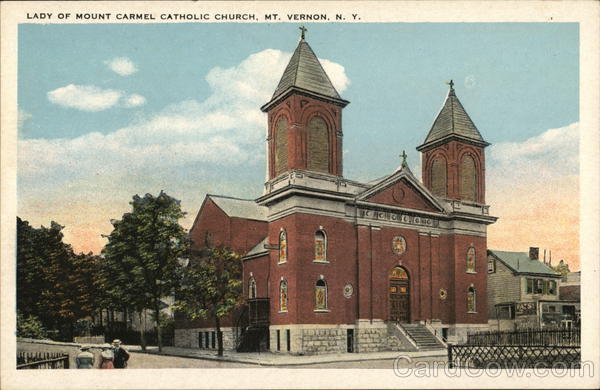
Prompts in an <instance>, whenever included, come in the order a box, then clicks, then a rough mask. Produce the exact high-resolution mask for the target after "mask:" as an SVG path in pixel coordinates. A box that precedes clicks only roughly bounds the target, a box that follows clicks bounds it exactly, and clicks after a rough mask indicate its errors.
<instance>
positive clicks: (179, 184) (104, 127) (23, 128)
mask: <svg viewBox="0 0 600 390" xmlns="http://www.w3.org/2000/svg"><path fill="white" fill-rule="evenodd" d="M306 27H307V28H308V33H307V41H308V42H309V44H310V45H311V47H312V48H313V50H314V51H315V53H316V54H317V55H318V56H319V58H321V59H326V60H328V61H325V62H326V63H327V64H326V65H327V66H326V70H327V71H328V73H329V74H330V76H331V78H332V79H333V80H334V84H336V87H338V89H339V91H340V94H341V95H342V97H343V98H345V99H347V100H349V101H350V102H351V104H350V105H348V106H347V107H346V108H345V110H344V117H343V130H344V135H345V137H344V175H345V176H346V177H348V178H351V179H356V180H370V179H373V178H376V177H380V176H382V175H385V174H388V173H390V172H392V171H393V170H394V169H395V168H396V167H397V166H398V165H399V162H400V159H399V157H398V155H399V154H400V153H401V152H402V150H403V149H406V151H407V153H408V155H409V163H410V165H411V166H412V167H413V171H418V166H419V164H420V163H419V160H420V157H419V154H418V153H417V152H416V150H415V147H416V146H418V145H419V144H420V143H422V141H423V140H424V139H425V136H426V135H427V132H428V130H429V128H430V126H431V124H432V122H433V119H434V118H435V115H436V114H437V113H438V111H439V109H440V107H441V105H442V103H443V101H444V98H445V96H446V93H447V88H448V87H447V86H446V85H445V84H444V82H446V81H448V80H449V79H453V80H454V82H455V89H456V91H457V95H458V97H459V99H460V100H461V102H462V103H463V105H464V107H465V108H466V110H467V112H468V113H469V115H470V116H471V118H472V119H473V121H474V122H475V124H476V125H477V127H478V128H479V130H480V132H481V133H482V135H483V136H484V138H485V139H486V140H487V141H488V142H491V143H492V144H494V146H492V147H491V148H490V149H487V151H488V167H489V168H490V172H489V173H488V189H489V188H490V183H496V184H497V187H502V186H510V185H511V183H509V182H506V181H503V179H502V177H503V176H504V175H503V172H505V171H506V170H507V169H510V170H511V171H513V170H519V165H518V164H522V165H521V166H522V167H523V168H524V169H523V172H525V173H523V174H522V175H520V178H519V180H520V181H521V182H524V183H525V182H527V181H528V180H531V179H533V180H546V182H547V183H549V182H550V181H551V180H558V179H560V178H565V177H570V178H571V179H572V177H573V176H574V175H577V122H578V120H579V104H578V99H579V52H578V47H579V36H578V25H577V24H575V23H568V24H567V23H440V24H434V23H378V24H332V23H328V24H307V25H306ZM298 37H299V30H298V26H297V25H295V24H287V23H279V24H262V23H254V24H228V23H214V24H136V25H134V24H96V25H94V24H85V25H39V24H37V25H33V24H22V25H20V27H19V74H18V77H19V90H18V105H19V111H20V117H21V119H22V120H21V124H20V128H19V179H18V191H19V214H20V216H22V217H23V218H25V219H29V220H30V221H32V223H34V224H36V223H37V224H48V223H49V220H50V219H55V220H58V221H59V222H61V223H63V224H65V225H67V226H68V230H67V236H68V237H70V238H71V240H72V242H73V243H74V245H75V246H76V247H80V248H94V249H95V248H97V247H98V245H100V244H99V243H101V242H102V241H101V240H100V239H96V238H94V239H93V241H94V242H95V244H89V243H88V244H85V243H84V242H85V241H86V240H90V239H91V238H90V237H95V235H97V236H99V234H100V233H104V234H106V233H108V232H107V231H106V230H107V229H109V228H110V225H109V224H108V221H109V219H111V218H119V217H120V215H121V214H122V212H124V211H126V209H127V202H128V201H129V199H131V196H132V195H133V194H135V193H146V192H151V193H157V192H158V191H160V190H161V189H164V190H165V191H166V192H167V193H169V194H172V195H174V196H175V197H177V198H179V199H181V200H182V204H183V205H184V208H186V210H187V211H188V212H189V213H190V217H189V220H191V219H193V216H194V214H195V213H196V212H197V210H198V207H199V206H200V203H201V201H202V198H203V196H204V194H205V193H207V192H209V193H226V194H231V195H234V196H240V197H248V198H250V197H256V196H257V195H259V194H260V192H261V190H262V182H263V181H264V171H265V168H264V166H265V152H264V151H265V148H264V133H265V126H266V118H265V117H264V116H263V114H261V113H260V111H259V107H260V106H261V105H262V104H264V103H265V102H266V101H267V100H268V99H269V97H270V94H271V93H272V92H273V90H274V88H275V86H276V84H277V82H278V80H279V77H280V76H281V73H282V72H283V68H284V67H285V64H286V63H287V60H288V59H289V55H291V52H293V50H294V49H295V47H296V45H297V42H298ZM551 129H555V131H554V132H550V133H548V131H550V130H551ZM556 129H558V130H556ZM565 134H567V135H566V136H565ZM573 134H574V135H573ZM569 140H571V141H573V140H574V141H573V142H574V143H575V146H573V145H570V146H568V147H570V148H571V149H564V147H565V142H566V143H567V144H568V143H569V142H567V141H569ZM573 142H571V143H573ZM520 146H524V148H520ZM573 147H574V148H575V149H573ZM494 148H495V149H494ZM517 149H518V150H526V151H527V152H523V153H522V154H520V155H518V154H516V155H515V153H514V150H517ZM555 153H557V154H558V153H560V154H561V155H567V156H569V157H568V159H569V163H568V164H567V163H565V164H562V165H565V166H562V167H558V168H556V169H554V170H553V169H550V165H551V164H553V163H556V162H557V161H558V160H560V159H559V158H557V157H556V155H555ZM532 162H533V163H532ZM512 164H514V165H512ZM536 164H537V165H536ZM532 167H542V168H543V172H541V173H540V171H539V170H537V172H533V171H532V169H533V168H532ZM494 169H496V170H495V171H494ZM528 172H529V173H528ZM528 174H529V176H528ZM496 190H498V188H497V189H496ZM488 191H493V190H492V189H489V190H488ZM492 195H493V194H492ZM492 198H494V197H493V196H492ZM498 201H501V199H499V200H498ZM91 214H93V215H91ZM187 223H188V224H189V221H188V222H187Z"/></svg>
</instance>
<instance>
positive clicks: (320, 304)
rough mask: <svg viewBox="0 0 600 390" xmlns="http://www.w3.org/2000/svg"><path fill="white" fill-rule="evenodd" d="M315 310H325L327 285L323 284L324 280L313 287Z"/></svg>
mask: <svg viewBox="0 0 600 390" xmlns="http://www.w3.org/2000/svg"><path fill="white" fill-rule="evenodd" d="M315 309H316V310H326V309H327V284H325V281H324V280H319V281H317V285H316V286H315Z"/></svg>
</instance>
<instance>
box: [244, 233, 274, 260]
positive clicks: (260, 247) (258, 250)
mask: <svg viewBox="0 0 600 390" xmlns="http://www.w3.org/2000/svg"><path fill="white" fill-rule="evenodd" d="M268 238H269V237H268V236H267V237H265V238H263V239H262V240H261V242H259V243H258V244H256V246H255V247H254V248H252V249H250V250H249V251H248V253H246V254H245V255H244V257H253V256H256V255H264V254H267V253H269V251H268V250H267V249H266V248H265V245H266V244H267V239H268Z"/></svg>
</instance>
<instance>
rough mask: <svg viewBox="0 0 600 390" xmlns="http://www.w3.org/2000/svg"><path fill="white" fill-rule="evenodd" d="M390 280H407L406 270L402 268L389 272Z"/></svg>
mask: <svg viewBox="0 0 600 390" xmlns="http://www.w3.org/2000/svg"><path fill="white" fill-rule="evenodd" d="M390 278H392V279H408V274H407V273H406V270H405V269H404V268H402V267H395V268H393V269H392V271H391V272H390Z"/></svg>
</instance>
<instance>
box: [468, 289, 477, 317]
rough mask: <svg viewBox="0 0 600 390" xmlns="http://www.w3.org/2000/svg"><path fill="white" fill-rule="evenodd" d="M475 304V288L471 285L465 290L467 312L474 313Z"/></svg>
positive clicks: (475, 309)
mask: <svg viewBox="0 0 600 390" xmlns="http://www.w3.org/2000/svg"><path fill="white" fill-rule="evenodd" d="M476 304H477V302H476V296H475V289H474V288H473V287H469V290H468V291H467V312H469V313H475V312H476V311H477V306H476Z"/></svg>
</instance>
